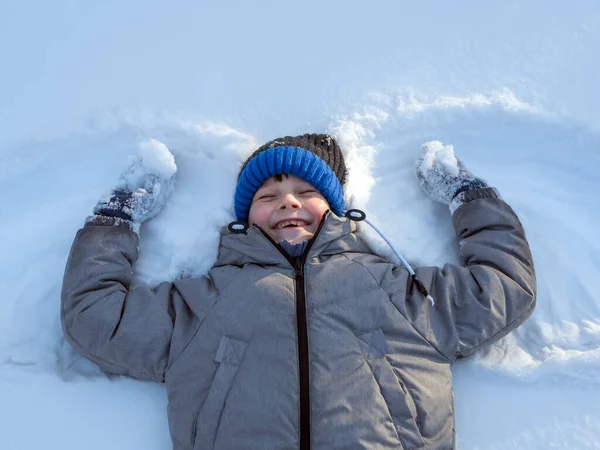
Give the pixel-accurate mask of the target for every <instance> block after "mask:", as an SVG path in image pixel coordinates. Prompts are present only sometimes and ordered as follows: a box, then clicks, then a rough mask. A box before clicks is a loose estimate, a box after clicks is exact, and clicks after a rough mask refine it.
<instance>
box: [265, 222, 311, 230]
mask: <svg viewBox="0 0 600 450" xmlns="http://www.w3.org/2000/svg"><path fill="white" fill-rule="evenodd" d="M307 225H310V224H309V223H308V222H307V221H306V220H302V219H286V220H280V221H279V222H277V223H276V224H275V226H274V227H273V229H274V230H281V229H283V228H295V227H305V226H307Z"/></svg>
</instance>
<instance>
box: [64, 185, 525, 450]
mask: <svg viewBox="0 0 600 450" xmlns="http://www.w3.org/2000/svg"><path fill="white" fill-rule="evenodd" d="M467 194H468V195H467V198H466V200H467V201H468V202H467V203H465V204H464V205H463V206H462V207H460V208H459V209H458V210H457V211H456V212H455V213H454V215H453V217H452V221H453V224H454V228H455V230H456V234H457V237H458V239H459V241H460V243H461V263H462V264H463V266H456V265H450V264H448V265H446V266H444V267H443V268H436V267H422V268H419V269H417V270H416V272H417V275H418V277H419V278H420V279H421V280H422V281H423V283H424V284H425V286H426V287H427V289H428V290H429V292H430V293H431V294H432V296H433V297H434V299H435V305H433V306H432V305H431V304H430V302H428V301H426V300H425V299H424V297H423V295H422V294H421V292H419V291H418V289H417V288H416V286H415V283H414V282H413V280H412V279H411V277H410V276H409V274H408V272H407V270H406V269H405V268H404V267H398V266H396V265H395V264H392V263H390V262H388V261H387V260H385V259H383V258H381V257H379V256H377V255H374V254H373V253H372V252H371V251H370V250H369V248H368V247H367V246H366V245H365V243H364V242H363V241H362V240H361V239H360V237H359V236H358V235H357V233H355V230H356V224H355V223H354V222H352V221H350V220H348V219H346V218H339V217H337V216H335V215H334V214H331V213H327V214H326V216H325V217H324V219H323V222H322V223H321V228H320V230H319V232H318V233H317V234H316V236H315V238H314V239H313V241H312V243H311V244H310V245H309V248H308V249H307V253H305V255H304V256H303V257H301V258H300V259H293V258H290V257H289V256H287V254H284V253H282V252H280V251H278V247H277V246H276V244H274V242H272V241H271V240H270V239H269V238H268V237H267V236H266V235H265V234H263V233H262V231H261V230H260V229H259V228H257V227H251V228H250V229H249V230H248V231H247V233H243V234H239V233H233V232H230V231H227V230H224V232H223V236H222V239H221V244H220V249H219V256H218V260H217V262H216V264H215V266H214V267H213V268H212V269H211V270H210V271H209V273H208V274H207V276H205V277H203V278H195V279H182V280H178V281H174V282H173V283H162V284H160V285H158V286H157V287H155V288H148V287H135V288H130V285H131V280H132V272H133V268H132V267H133V264H134V263H135V261H136V260H137V257H138V250H137V248H138V236H137V234H136V233H134V232H133V231H131V230H129V229H128V227H126V226H119V225H115V223H114V220H112V219H104V220H97V221H96V222H93V223H88V224H86V225H85V226H84V227H83V229H81V230H80V231H79V232H78V233H77V236H76V238H75V241H74V243H73V247H72V250H71V253H70V256H69V259H68V262H67V267H66V272H65V277H64V284H63V290H62V311H61V313H62V314H61V317H62V324H63V328H64V332H65V335H66V337H67V339H68V340H69V342H71V344H72V345H73V346H74V347H75V348H76V349H78V350H79V351H80V352H81V353H82V354H83V355H85V356H86V357H87V358H89V359H91V360H92V361H94V362H96V363H97V364H98V365H99V366H100V367H102V369H103V370H105V371H107V372H111V373H116V374H124V375H129V376H132V377H135V378H140V379H149V380H155V381H159V382H165V383H166V387H167V392H168V398H169V406H168V416H169V426H170V431H171V437H172V440H173V446H174V449H177V450H188V449H189V450H191V449H196V450H198V449H227V450H231V449H242V448H243V449H290V450H291V449H299V448H301V449H303V450H304V449H307V448H312V449H313V450H316V449H327V450H331V449H367V448H368V449H399V448H405V449H413V448H428V449H450V448H454V411H453V399H452V376H451V372H450V364H451V363H452V362H453V361H454V360H455V359H456V358H457V357H460V356H467V355H470V354H472V353H473V352H474V351H475V350H477V349H479V348H480V347H482V346H484V345H487V344H490V343H492V342H494V341H496V340H498V339H499V338H501V337H502V336H504V335H505V334H507V333H508V332H509V331H510V330H512V329H514V328H515V327H517V326H518V325H519V324H521V323H522V322H523V321H524V320H525V319H526V318H527V317H528V316H529V315H530V314H531V312H532V310H533V308H534V305H535V275H534V269H533V262H532V257H531V253H530V250H529V247H528V244H527V241H526V239H525V234H524V231H523V228H522V226H521V224H520V222H519V220H518V219H517V217H516V215H515V214H514V212H513V211H512V209H511V208H510V207H509V206H508V205H507V204H506V203H504V202H503V201H502V200H499V199H497V198H496V195H495V193H494V192H493V190H491V189H481V190H477V191H471V192H468V193H467ZM110 225H112V226H110ZM302 258H305V261H304V262H303V260H302Z"/></svg>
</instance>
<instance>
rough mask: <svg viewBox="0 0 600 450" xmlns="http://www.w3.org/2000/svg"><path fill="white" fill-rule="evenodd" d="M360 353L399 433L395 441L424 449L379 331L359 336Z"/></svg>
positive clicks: (412, 409) (410, 403)
mask: <svg viewBox="0 0 600 450" xmlns="http://www.w3.org/2000/svg"><path fill="white" fill-rule="evenodd" d="M357 337H358V343H359V346H360V349H361V351H362V354H363V356H364V358H365V360H366V361H367V364H368V365H369V368H370V369H371V372H372V374H373V376H374V377H375V381H377V384H378V385H379V389H380V390H381V395H382V396H383V399H384V400H385V403H386V405H387V407H388V410H389V413H390V416H391V417H392V421H393V423H394V427H395V428H396V433H398V439H399V440H400V442H401V443H402V446H403V447H404V448H405V449H413V448H422V447H424V446H425V442H423V437H422V436H421V432H420V430H419V427H418V426H417V420H418V417H417V409H416V407H415V403H414V401H413V399H412V397H411V395H410V393H409V392H408V389H406V386H405V385H404V382H403V381H402V379H401V378H400V377H399V376H398V375H396V372H395V371H394V368H393V367H392V366H391V365H390V363H389V362H388V360H387V359H386V357H385V355H386V354H387V353H389V351H390V350H389V346H388V343H387V340H386V339H385V336H384V334H383V331H382V330H381V328H379V329H377V330H372V331H367V332H365V333H361V334H359V335H358V336H357Z"/></svg>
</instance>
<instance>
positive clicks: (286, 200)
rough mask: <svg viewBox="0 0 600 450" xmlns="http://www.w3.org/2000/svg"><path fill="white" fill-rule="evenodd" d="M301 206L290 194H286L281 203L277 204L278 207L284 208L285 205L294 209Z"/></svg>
mask: <svg viewBox="0 0 600 450" xmlns="http://www.w3.org/2000/svg"><path fill="white" fill-rule="evenodd" d="M301 206H302V205H301V204H300V202H299V201H298V199H297V198H296V197H295V196H293V195H292V194H288V195H286V196H285V197H283V199H282V200H281V203H280V204H279V209H285V208H287V207H290V208H293V209H296V208H300V207H301Z"/></svg>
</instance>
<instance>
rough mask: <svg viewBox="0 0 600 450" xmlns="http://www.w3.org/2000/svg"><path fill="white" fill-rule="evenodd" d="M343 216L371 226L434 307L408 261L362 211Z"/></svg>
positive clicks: (350, 212) (354, 210)
mask: <svg viewBox="0 0 600 450" xmlns="http://www.w3.org/2000/svg"><path fill="white" fill-rule="evenodd" d="M344 215H345V216H346V217H347V218H348V219H350V220H354V221H355V222H361V221H363V220H364V221H365V222H366V223H367V224H369V226H371V228H373V229H374V230H375V231H376V232H377V234H379V236H381V238H382V239H383V240H384V241H385V242H386V243H387V245H389V246H390V248H391V249H392V251H393V252H394V254H395V255H396V256H397V257H398V259H399V260H400V262H401V263H402V265H403V266H404V267H406V270H408V273H409V274H410V276H411V277H412V279H413V282H414V283H415V285H416V286H417V289H418V291H419V292H420V293H421V294H423V297H425V298H426V299H427V300H429V302H430V303H431V306H435V300H434V299H433V297H432V296H431V295H430V294H429V292H428V291H427V288H426V287H425V285H424V284H423V282H422V281H421V280H419V278H418V277H417V275H416V274H415V271H414V270H413V268H412V267H411V266H410V264H409V263H408V261H406V259H404V256H402V255H401V254H400V252H399V251H398V250H396V248H395V247H394V246H393V245H392V243H391V242H390V241H389V239H388V238H386V237H385V236H384V235H383V233H382V232H381V231H380V230H379V229H378V228H377V227H376V226H375V225H373V223H371V221H370V220H369V219H367V215H366V214H365V213H364V212H363V211H361V210H360V209H349V210H348V211H346V212H345V213H344Z"/></svg>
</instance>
